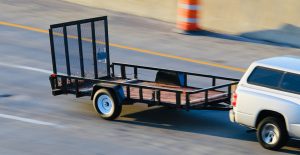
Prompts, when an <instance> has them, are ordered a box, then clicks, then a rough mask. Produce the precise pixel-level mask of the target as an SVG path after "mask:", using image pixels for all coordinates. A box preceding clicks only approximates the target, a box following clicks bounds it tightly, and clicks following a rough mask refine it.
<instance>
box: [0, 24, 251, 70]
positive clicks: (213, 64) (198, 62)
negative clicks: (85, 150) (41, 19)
mask: <svg viewBox="0 0 300 155" xmlns="http://www.w3.org/2000/svg"><path fill="white" fill-rule="evenodd" d="M0 25H4V26H9V27H16V28H21V29H25V30H30V31H35V32H40V33H47V34H48V30H44V29H40V28H35V27H30V26H25V25H19V24H14V23H8V22H4V21H0ZM71 37H73V36H71ZM83 40H86V41H88V40H89V39H85V38H83ZM97 43H101V42H99V41H97ZM109 45H110V46H113V47H117V48H123V49H127V50H132V51H136V52H140V53H147V54H151V55H156V56H160V57H165V58H172V59H177V60H182V61H187V62H192V63H196V64H201V65H207V66H212V67H217V68H223V69H228V70H232V71H237V72H245V71H246V69H243V68H238V67H233V66H227V65H223V64H219V63H213V62H207V61H201V60H195V59H190V58H185V57H181V56H176V55H171V54H165V53H160V52H156V51H150V50H145V49H141V48H135V47H129V46H125V45H120V44H114V43H110V44H109Z"/></svg>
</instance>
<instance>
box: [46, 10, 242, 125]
mask: <svg viewBox="0 0 300 155" xmlns="http://www.w3.org/2000/svg"><path fill="white" fill-rule="evenodd" d="M49 37H50V45H51V55H52V64H53V74H52V75H51V76H50V83H51V88H52V94H53V95H61V94H75V95H76V97H82V96H90V97H91V99H92V100H93V105H94V108H95V110H96V111H97V112H98V113H99V114H100V116H101V117H102V118H104V119H109V120H111V119H115V118H116V117H118V116H119V114H120V112H121V110H122V105H124V104H134V103H137V102H138V103H146V104H148V106H167V107H170V108H174V109H185V110H193V109H197V110H229V109H231V106H230V100H231V93H232V87H233V86H235V85H236V84H237V82H238V80H237V79H233V78H227V77H221V76H213V75H206V74H198V73H189V72H184V71H175V70H169V69H162V68H155V67H146V66H140V65H131V64H124V63H110V58H109V42H108V23H107V17H106V16H104V17H98V18H91V19H84V20H78V21H72V22H66V23H60V24H55V25H51V26H50V29H49ZM149 77H153V79H149ZM197 79H198V80H200V81H201V83H204V85H208V84H209V85H210V86H209V87H207V86H206V87H204V88H203V87H199V86H196V84H195V85H193V84H192V81H197ZM221 82H222V84H220V85H217V83H221Z"/></svg>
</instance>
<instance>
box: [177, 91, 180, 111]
mask: <svg viewBox="0 0 300 155" xmlns="http://www.w3.org/2000/svg"><path fill="white" fill-rule="evenodd" d="M176 106H177V108H180V107H181V93H180V92H176Z"/></svg>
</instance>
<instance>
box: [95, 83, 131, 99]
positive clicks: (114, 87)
mask: <svg viewBox="0 0 300 155" xmlns="http://www.w3.org/2000/svg"><path fill="white" fill-rule="evenodd" d="M99 89H107V90H109V91H110V92H111V93H112V94H113V95H114V96H115V97H116V98H117V99H118V104H122V103H123V101H124V99H125V94H124V90H123V87H122V86H121V85H118V84H108V83H98V84H95V85H94V86H93V91H92V94H91V100H93V98H94V95H95V93H96V92H97V91H98V90H99Z"/></svg>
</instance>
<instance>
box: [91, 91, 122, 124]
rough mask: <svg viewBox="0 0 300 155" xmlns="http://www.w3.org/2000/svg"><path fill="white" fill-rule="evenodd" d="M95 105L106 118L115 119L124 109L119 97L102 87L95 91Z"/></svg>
mask: <svg viewBox="0 0 300 155" xmlns="http://www.w3.org/2000/svg"><path fill="white" fill-rule="evenodd" d="M93 105H94V108H95V110H96V111H97V112H98V113H99V114H100V116H101V117H102V118H103V119H106V120H114V119H115V118H117V117H118V116H119V115H120V113H121V110H122V105H121V104H118V100H117V98H116V97H115V96H114V94H112V93H111V92H110V91H108V90H107V89H100V90H98V91H97V92H96V93H95V95H94V98H93Z"/></svg>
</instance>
